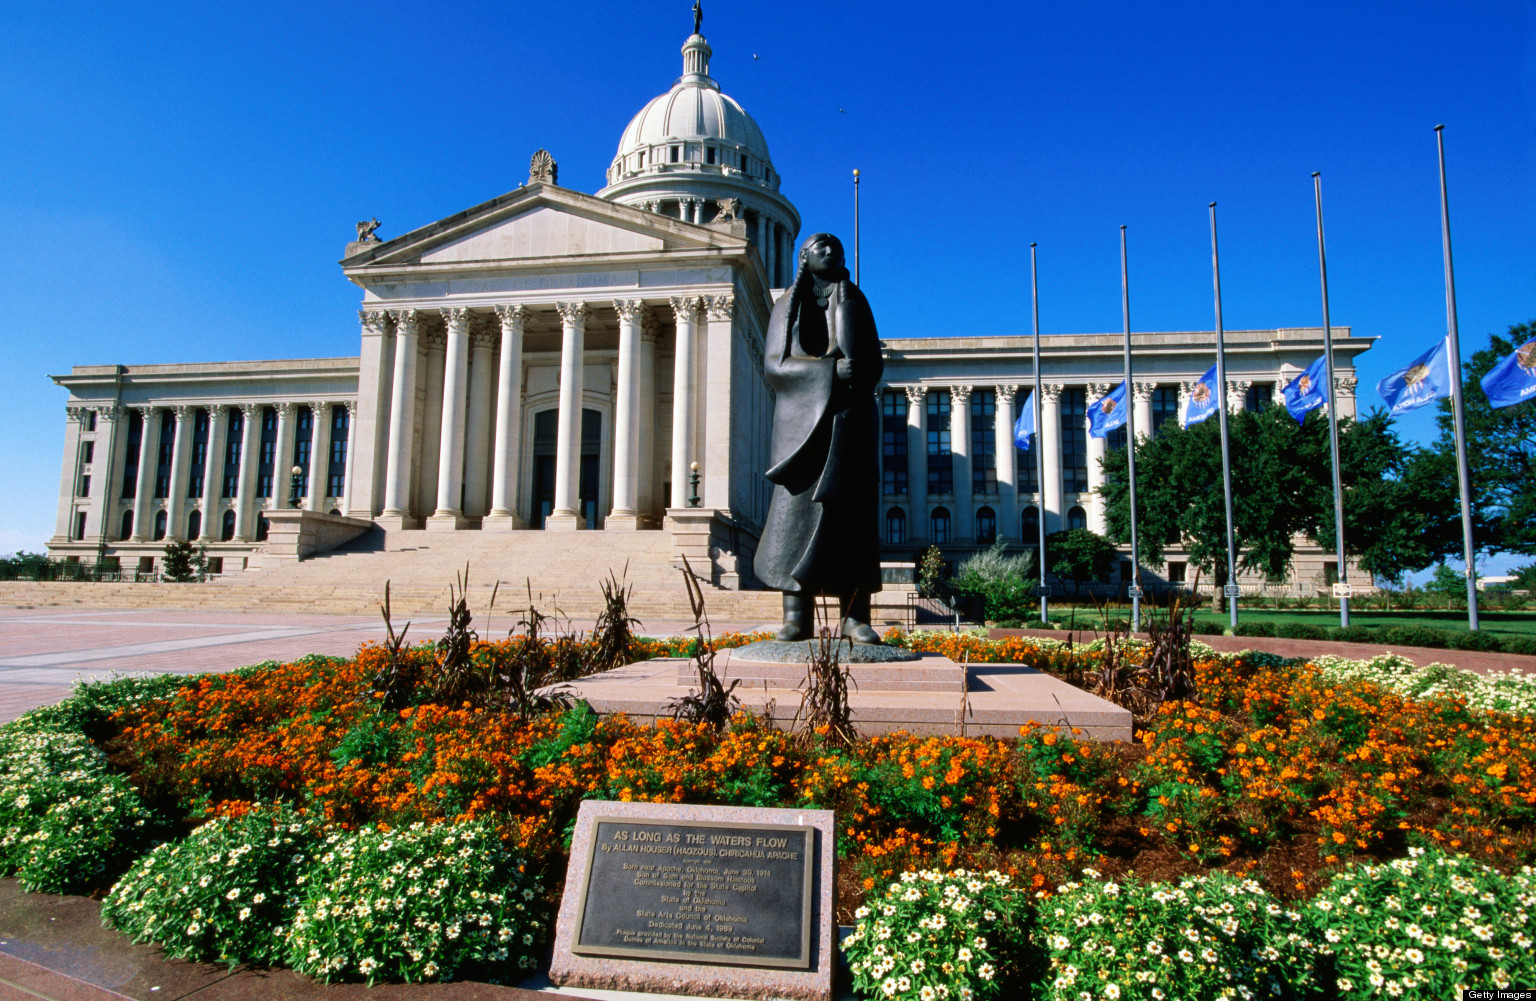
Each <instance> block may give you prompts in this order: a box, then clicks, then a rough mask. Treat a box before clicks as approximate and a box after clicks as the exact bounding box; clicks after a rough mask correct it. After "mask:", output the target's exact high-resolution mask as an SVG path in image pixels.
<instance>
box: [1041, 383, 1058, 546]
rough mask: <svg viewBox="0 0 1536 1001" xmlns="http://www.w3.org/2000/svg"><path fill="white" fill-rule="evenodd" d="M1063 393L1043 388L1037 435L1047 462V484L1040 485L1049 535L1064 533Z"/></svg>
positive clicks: (1055, 388) (1049, 385)
mask: <svg viewBox="0 0 1536 1001" xmlns="http://www.w3.org/2000/svg"><path fill="white" fill-rule="evenodd" d="M1061 390H1062V386H1061V384H1060V383H1050V382H1045V383H1041V385H1040V428H1039V431H1038V433H1037V435H1036V437H1038V438H1039V439H1040V440H1039V445H1038V447H1039V448H1040V449H1041V450H1042V451H1041V456H1042V457H1043V458H1044V459H1045V482H1043V483H1041V484H1040V517H1041V519H1043V521H1042V523H1043V524H1044V525H1045V533H1046V534H1047V535H1049V534H1051V533H1052V532H1057V531H1060V530H1061V527H1062V511H1063V509H1062V503H1061Z"/></svg>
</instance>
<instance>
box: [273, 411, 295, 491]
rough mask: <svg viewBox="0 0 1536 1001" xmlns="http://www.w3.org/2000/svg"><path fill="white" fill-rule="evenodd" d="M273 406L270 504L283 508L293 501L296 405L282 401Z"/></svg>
mask: <svg viewBox="0 0 1536 1001" xmlns="http://www.w3.org/2000/svg"><path fill="white" fill-rule="evenodd" d="M273 406H274V407H275V408H276V409H277V447H276V449H275V450H274V455H273V459H272V506H273V507H275V508H283V507H289V506H290V505H292V503H293V441H294V427H293V424H294V418H295V417H297V416H298V405H297V404H294V403H291V402H284V403H277V404H273Z"/></svg>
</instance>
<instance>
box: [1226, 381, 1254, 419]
mask: <svg viewBox="0 0 1536 1001" xmlns="http://www.w3.org/2000/svg"><path fill="white" fill-rule="evenodd" d="M1252 385H1253V380H1252V379H1232V378H1228V379H1227V413H1229V414H1240V413H1242V412H1243V404H1244V403H1246V402H1247V400H1248V387H1249V386H1252Z"/></svg>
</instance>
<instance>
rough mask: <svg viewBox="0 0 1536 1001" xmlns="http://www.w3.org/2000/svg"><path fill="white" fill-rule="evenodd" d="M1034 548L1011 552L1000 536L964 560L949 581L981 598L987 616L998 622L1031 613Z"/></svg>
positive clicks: (958, 588) (1035, 571) (1033, 583)
mask: <svg viewBox="0 0 1536 1001" xmlns="http://www.w3.org/2000/svg"><path fill="white" fill-rule="evenodd" d="M1036 576H1037V569H1036V563H1035V553H1034V550H1032V549H1031V550H1026V551H1025V552H1023V553H1020V554H1018V555H1014V556H1010V555H1008V553H1007V547H1006V546H1005V545H1004V544H1003V542H1002V541H1001V540H999V541H998V542H995V543H993V545H992V548H990V549H987V550H983V551H982V552H979V553H977V554H976V555H974V556H972V557H971V558H970V559H968V560H966V561H965V562H964V563H961V564H960V566H959V568H958V569H956V571H955V576H954V578H953V579H952V580H951V581H950V583H951V584H952V585H953V586H954V589H955V590H956V591H959V592H960V593H962V594H974V595H977V596H979V597H980V598H981V600H982V606H983V608H984V610H985V616H986V618H987V619H989V620H991V621H993V622H999V621H1002V620H1006V619H1022V618H1025V617H1027V616H1028V615H1029V613H1030V610H1031V606H1032V605H1033V602H1034V596H1035V590H1034V585H1035V579H1036Z"/></svg>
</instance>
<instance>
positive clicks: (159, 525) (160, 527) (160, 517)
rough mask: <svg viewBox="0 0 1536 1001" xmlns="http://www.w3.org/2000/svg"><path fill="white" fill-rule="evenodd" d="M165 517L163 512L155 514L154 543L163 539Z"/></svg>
mask: <svg viewBox="0 0 1536 1001" xmlns="http://www.w3.org/2000/svg"><path fill="white" fill-rule="evenodd" d="M165 522H166V515H165V511H164V510H160V511H156V512H155V541H156V542H159V541H160V540H161V539H163V538H165Z"/></svg>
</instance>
